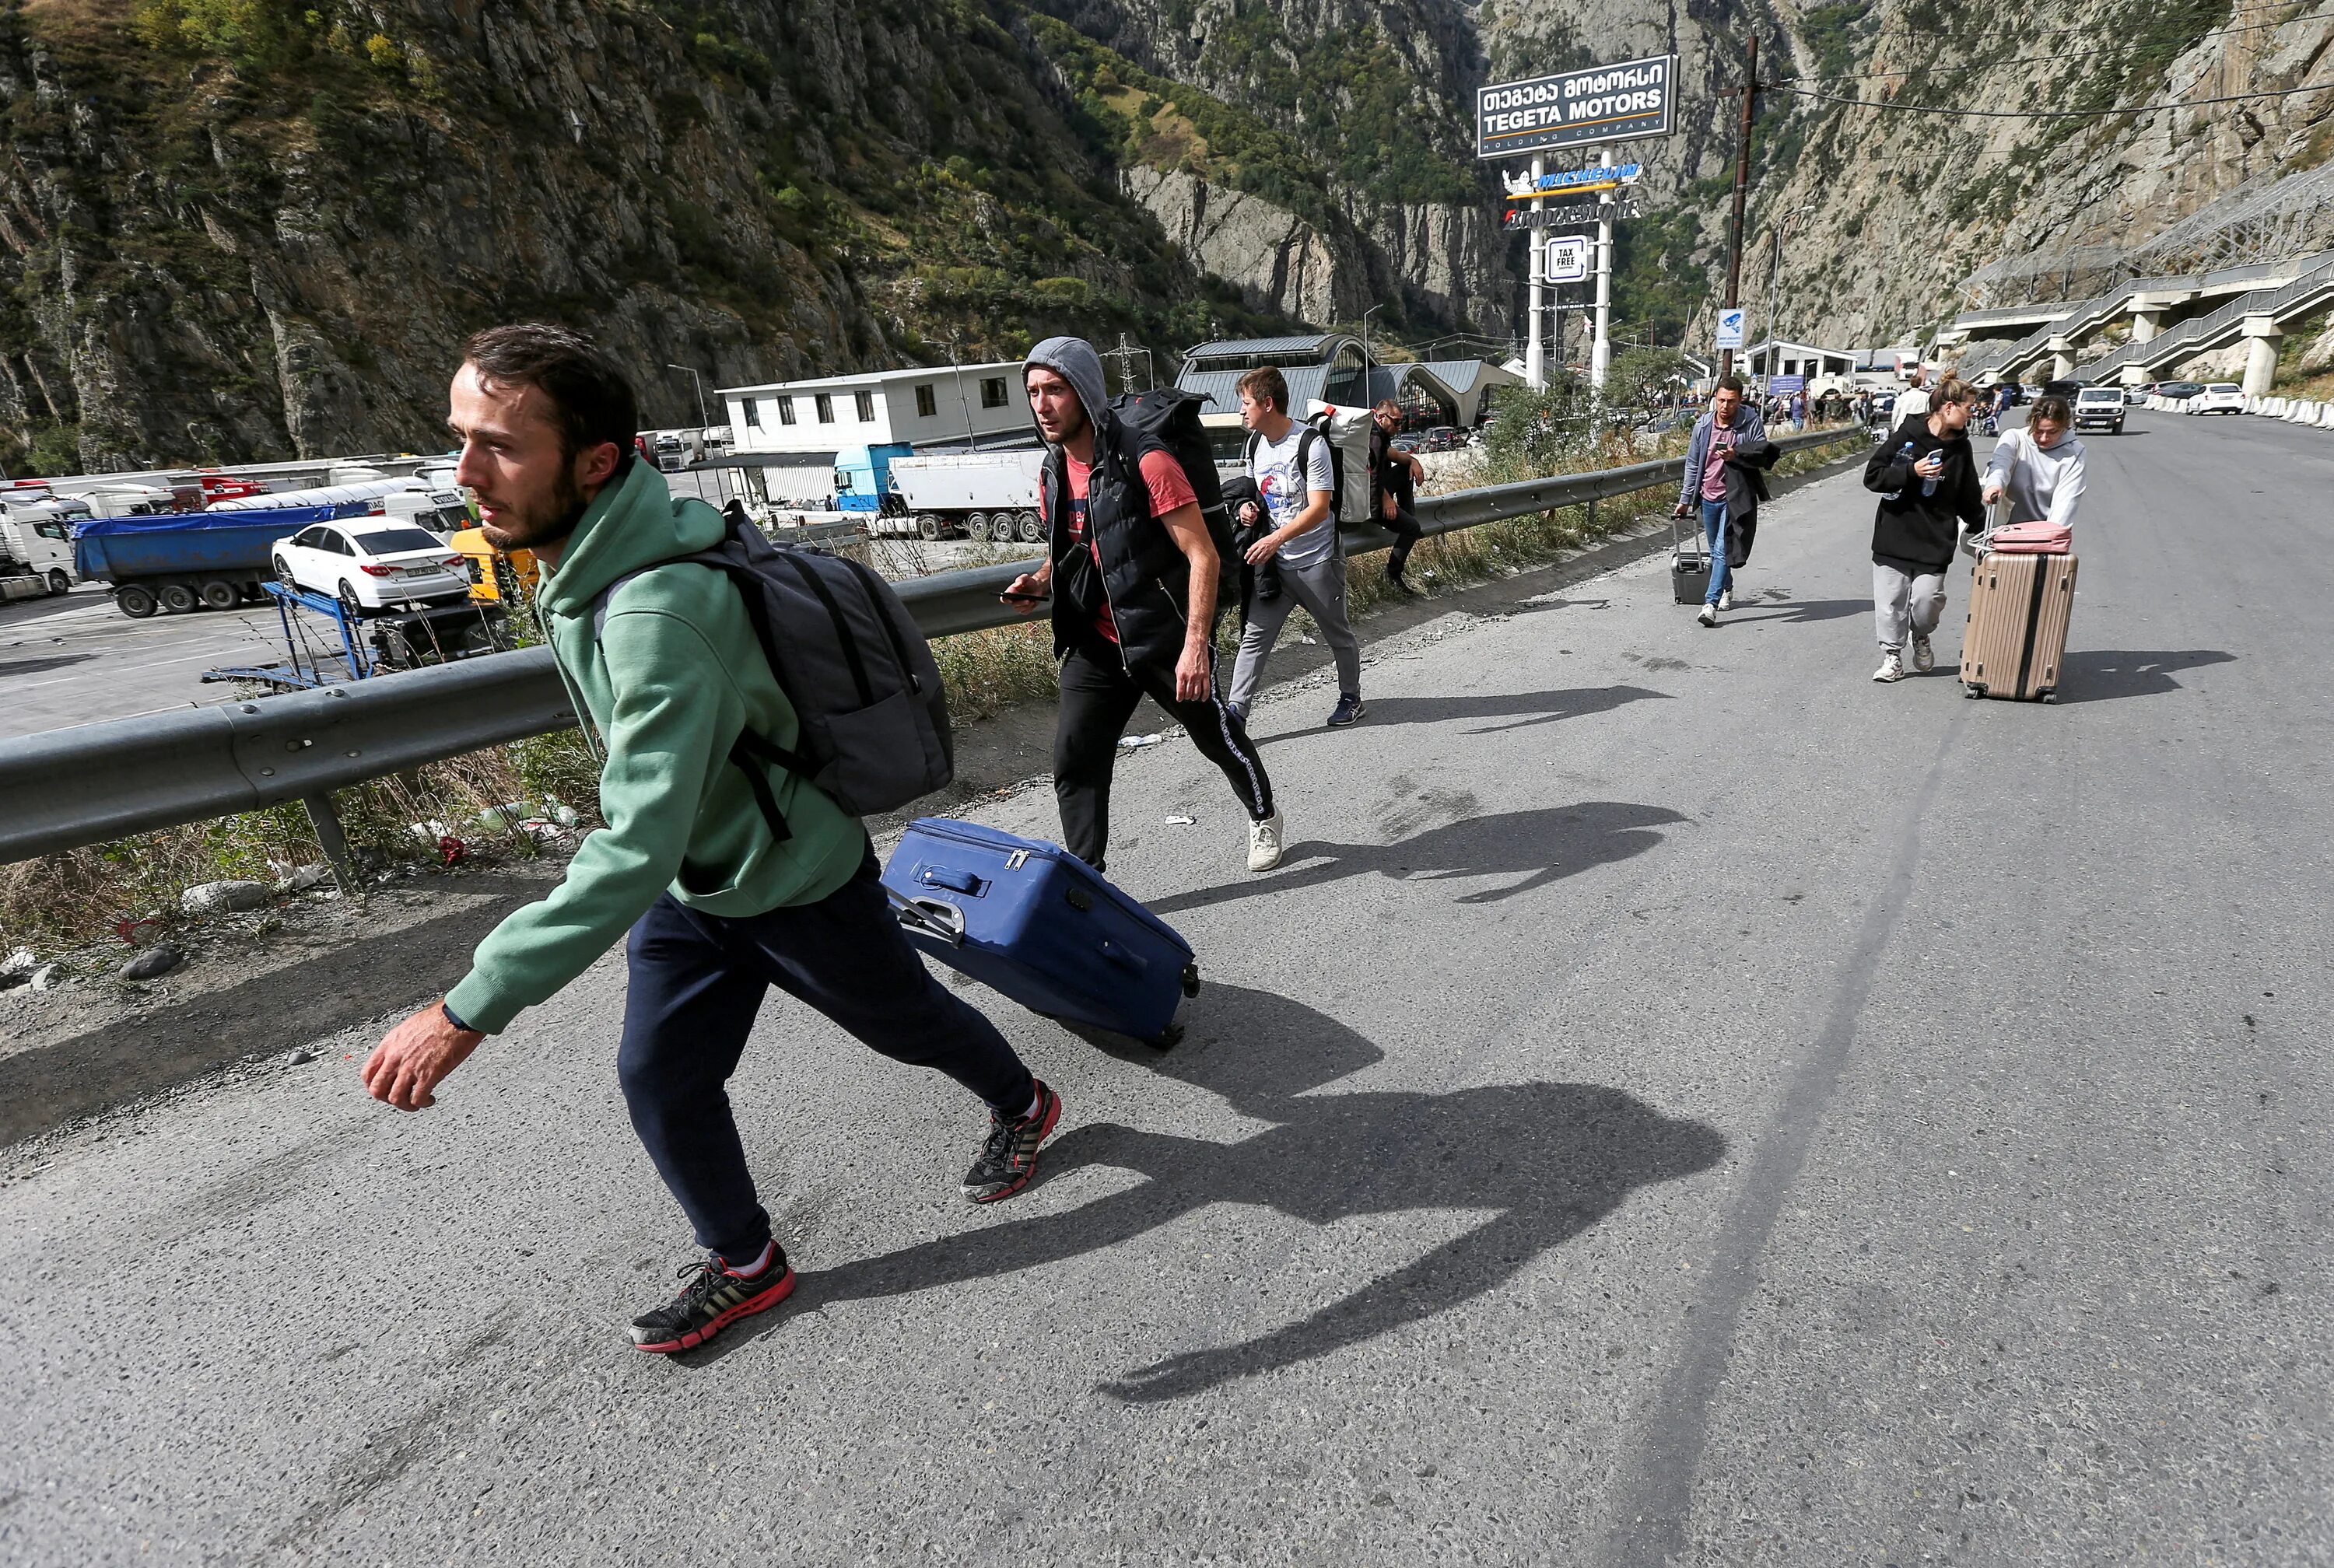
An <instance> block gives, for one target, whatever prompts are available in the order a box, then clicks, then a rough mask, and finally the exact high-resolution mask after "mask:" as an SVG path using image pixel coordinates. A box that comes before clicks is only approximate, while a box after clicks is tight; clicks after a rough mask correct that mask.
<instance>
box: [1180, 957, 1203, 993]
mask: <svg viewBox="0 0 2334 1568" xmlns="http://www.w3.org/2000/svg"><path fill="white" fill-rule="evenodd" d="M1199 994H1200V966H1198V965H1197V964H1186V965H1184V966H1183V995H1185V996H1198V995H1199Z"/></svg>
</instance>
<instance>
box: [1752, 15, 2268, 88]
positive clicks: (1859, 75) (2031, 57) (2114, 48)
mask: <svg viewBox="0 0 2334 1568" xmlns="http://www.w3.org/2000/svg"><path fill="white" fill-rule="evenodd" d="M2288 25H2290V24H2288V23H2284V22H2256V23H2253V24H2250V25H2248V26H2244V27H2223V28H2218V29H2216V30H2214V31H2213V32H2211V33H2199V34H2196V36H2195V37H2194V38H2192V39H2190V40H2189V41H2188V42H2187V43H2185V44H2184V45H2183V46H2182V51H2181V52H2182V53H2186V52H2187V51H2188V50H2190V49H2194V47H2196V45H2197V44H2199V43H2203V42H2204V40H2205V39H2207V38H2224V37H2226V36H2228V35H2229V34H2233V33H2262V32H2270V31H2274V30H2275V29H2277V28H2280V27H2284V26H2288ZM2140 46H2141V45H2140V42H2139V41H2138V40H2137V39H2134V40H2131V41H2130V42H2128V43H2115V44H2110V45H2108V46H2107V48H2105V49H2074V50H2068V51H2066V52H2064V53H2058V54H2022V55H2012V56H2011V57H2010V58H2008V59H2003V60H1979V61H1972V62H1971V63H1969V64H1967V65H1915V66H1914V67H1912V68H1911V69H1909V70H1905V71H1823V72H1815V73H1814V74H1813V75H1809V76H1795V77H1787V78H1785V79H1784V80H1786V81H1792V82H1844V81H1852V80H1853V81H1870V80H1873V79H1876V78H1879V77H1912V76H1925V75H1929V74H1931V73H1933V72H1951V73H1953V74H1955V75H1967V74H1968V73H1969V72H1972V71H1993V70H1997V69H1999V68H2000V67H2001V66H2004V65H2056V64H2058V63H2059V62H2061V61H2065V60H2090V59H2095V58H2097V57H2098V56H2099V55H2102V54H2120V53H2124V52H2125V51H2126V50H2129V49H2136V48H2139V47H2140Z"/></svg>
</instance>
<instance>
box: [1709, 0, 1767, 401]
mask: <svg viewBox="0 0 2334 1568" xmlns="http://www.w3.org/2000/svg"><path fill="white" fill-rule="evenodd" d="M1758 92H1759V34H1758V32H1757V30H1756V29H1755V28H1754V29H1753V30H1752V32H1751V42H1750V43H1749V44H1748V45H1747V46H1746V47H1745V49H1744V50H1743V62H1742V120H1741V124H1740V126H1739V127H1738V128H1737V129H1736V130H1735V133H1734V216H1733V220H1732V222H1731V224H1730V226H1729V227H1728V231H1727V238H1726V306H1725V308H1726V309H1728V310H1730V311H1731V310H1734V309H1736V308H1737V307H1738V306H1740V305H1741V303H1742V198H1743V197H1744V195H1745V194H1746V193H1747V192H1748V191H1749V189H1750V188H1751V115H1752V114H1753V113H1754V112H1756V104H1757V99H1758ZM1768 335H1769V336H1770V337H1771V336H1772V335H1773V326H1772V323H1770V324H1769V334H1768ZM1718 373H1719V374H1720V375H1722V376H1731V375H1732V374H1733V373H1734V351H1733V350H1732V349H1721V350H1719V351H1718Z"/></svg>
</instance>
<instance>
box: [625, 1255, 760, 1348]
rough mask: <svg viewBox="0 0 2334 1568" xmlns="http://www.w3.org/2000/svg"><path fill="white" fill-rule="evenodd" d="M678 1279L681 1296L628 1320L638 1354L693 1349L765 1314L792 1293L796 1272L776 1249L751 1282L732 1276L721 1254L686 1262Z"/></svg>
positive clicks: (739, 1276)
mask: <svg viewBox="0 0 2334 1568" xmlns="http://www.w3.org/2000/svg"><path fill="white" fill-rule="evenodd" d="M680 1277H681V1278H682V1279H685V1280H687V1281H688V1282H689V1283H688V1284H684V1285H682V1286H681V1287H680V1294H679V1295H677V1296H675V1297H673V1298H672V1300H671V1301H670V1302H668V1303H665V1304H664V1305H663V1306H661V1307H658V1308H657V1309H656V1310H655V1311H653V1312H645V1313H641V1315H640V1316H638V1317H636V1318H634V1319H633V1320H632V1343H633V1344H635V1345H637V1346H638V1347H639V1348H641V1350H644V1351H652V1352H656V1353H657V1354H659V1355H665V1354H670V1352H674V1351H688V1350H695V1349H696V1348H697V1347H698V1346H699V1345H701V1344H703V1343H704V1342H706V1341H708V1340H709V1339H711V1338H712V1337H713V1336H714V1335H715V1334H718V1333H719V1332H721V1331H722V1330H723V1329H725V1328H728V1326H729V1325H730V1324H731V1323H736V1322H737V1321H738V1319H739V1318H742V1317H751V1316H752V1315H753V1314H754V1313H758V1312H767V1311H769V1310H770V1308H772V1307H774V1306H776V1305H777V1304H778V1303H780V1302H782V1301H784V1300H786V1297H788V1296H790V1295H792V1294H794V1290H795V1271H794V1270H793V1269H791V1268H789V1267H787V1266H786V1254H785V1253H783V1252H781V1251H779V1250H778V1249H777V1248H776V1247H775V1246H774V1247H772V1248H771V1249H770V1261H769V1262H768V1263H767V1265H764V1266H763V1268H762V1271H761V1272H760V1273H759V1274H757V1275H754V1277H753V1278H751V1279H747V1278H745V1277H743V1276H742V1275H734V1274H731V1273H730V1272H729V1265H728V1264H726V1263H723V1262H722V1261H721V1255H720V1254H719V1253H714V1254H711V1255H709V1256H708V1257H707V1258H706V1259H705V1261H704V1262H702V1263H693V1264H690V1265H689V1266H688V1267H687V1268H684V1269H682V1270H681V1271H680Z"/></svg>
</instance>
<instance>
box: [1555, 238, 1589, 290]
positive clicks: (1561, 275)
mask: <svg viewBox="0 0 2334 1568" xmlns="http://www.w3.org/2000/svg"><path fill="white" fill-rule="evenodd" d="M1587 277H1588V241H1587V237H1586V236H1581V235H1577V234H1567V235H1557V236H1553V237H1551V238H1550V239H1549V240H1548V268H1547V278H1548V282H1549V283H1552V284H1577V283H1584V282H1586V281H1587Z"/></svg>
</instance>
